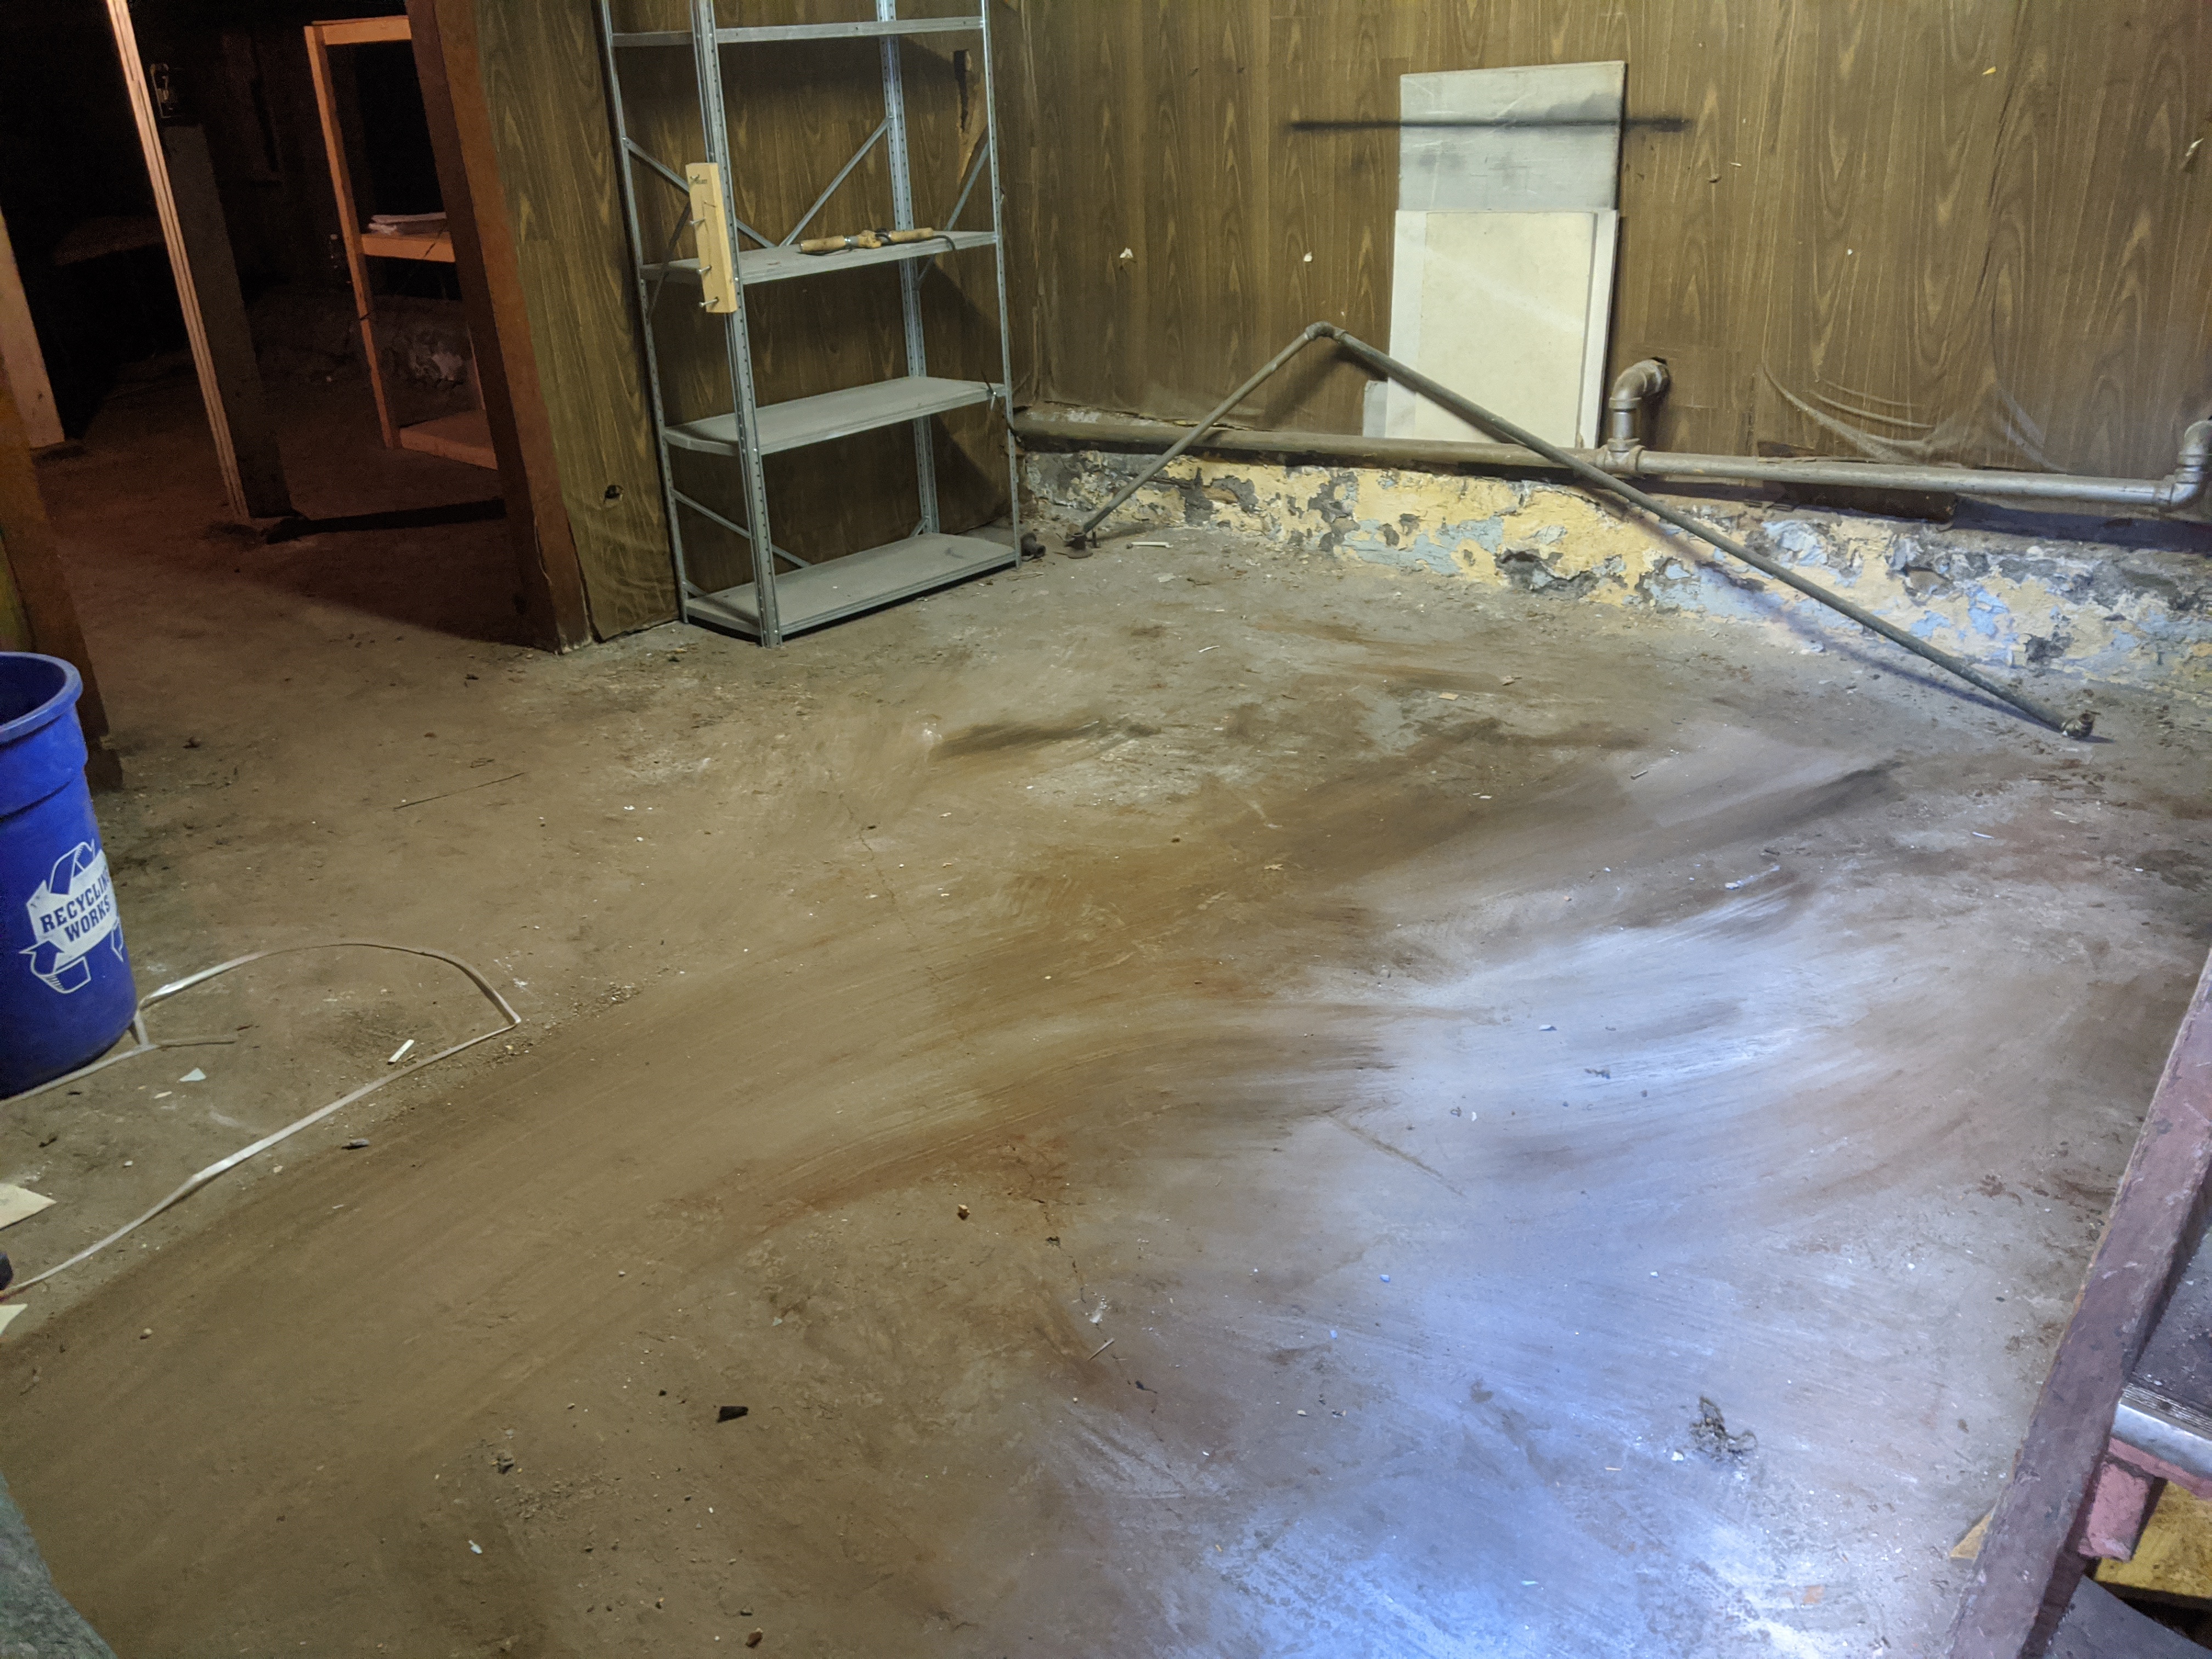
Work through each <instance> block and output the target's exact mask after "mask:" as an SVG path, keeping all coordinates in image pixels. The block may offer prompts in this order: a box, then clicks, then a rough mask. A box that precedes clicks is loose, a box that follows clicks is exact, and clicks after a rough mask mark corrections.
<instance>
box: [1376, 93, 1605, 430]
mask: <svg viewBox="0 0 2212 1659" xmlns="http://www.w3.org/2000/svg"><path fill="white" fill-rule="evenodd" d="M1626 80H1627V65H1626V64H1550V65H1546V66H1542V67H1536V68H1526V69H1494V70H1449V71H1447V72H1444V73H1442V74H1435V75H1407V76H1400V77H1399V82H1398V87H1399V118H1400V120H1401V124H1402V125H1401V127H1400V130H1399V150H1398V212H1397V222H1396V235H1395V246H1394V255H1393V263H1392V276H1391V287H1390V355H1391V356H1394V357H1396V358H1398V359H1400V360H1401V361H1402V362H1408V363H1411V364H1412V365H1413V367H1414V368H1418V369H1419V370H1420V371H1421V372H1422V373H1423V374H1427V375H1430V376H1431V377H1432V378H1434V379H1436V380H1441V381H1442V382H1443V384H1444V385H1446V386H1450V387H1452V388H1453V389H1454V390H1455V391H1458V392H1465V393H1466V394H1467V395H1468V397H1470V398H1473V399H1474V401H1475V402H1477V403H1479V404H1484V405H1486V407H1488V408H1492V409H1494V410H1497V411H1498V413H1499V414H1501V415H1504V416H1506V417H1508V418H1509V419H1510V420H1513V421H1516V422H1519V423H1520V424H1522V425H1523V426H1526V427H1528V428H1529V429H1530V430H1531V431H1534V433H1536V434H1537V435H1539V436H1541V437H1545V438H1548V439H1550V440H1551V441H1553V442H1554V443H1558V444H1565V445H1569V446H1582V447H1588V446H1590V445H1594V444H1595V443H1596V442H1597V441H1598V436H1599V432H1600V430H1601V423H1602V420H1603V415H1604V407H1605V362H1606V348H1607V342H1608V337H1609V335H1610V331H1611V320H1612V312H1613V252H1614V248H1615V246H1617V244H1618V242H1619V240H1620V213H1619V211H1618V208H1617V204H1618V200H1619V179H1620V124H1621V110H1622V101H1623V91H1624V88H1625V87H1626ZM1364 426H1365V429H1366V431H1367V432H1368V434H1369V435H1370V436H1387V437H1393V438H1442V439H1471V440H1477V441H1481V440H1486V439H1488V438H1489V436H1490V435H1489V434H1488V433H1485V432H1479V431H1477V430H1476V429H1475V428H1473V427H1470V426H1468V424H1467V423H1466V422H1463V421H1462V420H1460V419H1459V418H1458V417H1457V416H1453V415H1449V414H1446V413H1445V412H1444V411H1443V410H1440V409H1438V408H1437V407H1436V406H1435V405H1434V404H1430V403H1426V402H1425V401H1423V400H1422V399H1420V398H1417V397H1415V396H1414V395H1413V393H1412V392H1407V391H1406V390H1405V389H1404V388H1403V387H1401V386H1395V385H1389V386H1385V385H1383V384H1380V383H1378V384H1377V385H1376V386H1374V387H1372V388H1370V394H1369V398H1368V404H1367V413H1366V419H1365V422H1364Z"/></svg>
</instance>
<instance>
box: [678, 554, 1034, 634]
mask: <svg viewBox="0 0 2212 1659" xmlns="http://www.w3.org/2000/svg"><path fill="white" fill-rule="evenodd" d="M1017 556H1018V555H1017V554H1016V552H1015V550H1014V549H1013V548H1012V547H1009V546H1006V545H1003V544H1000V543H998V542H992V541H985V540H983V539H982V538H981V537H977V536H945V535H924V536H909V537H908V538H906V539H905V540H904V541H901V542H891V543H889V544H885V545H884V546H882V547H872V548H870V549H869V550H867V551H866V552H865V553H855V554H854V555H853V556H851V557H850V558H844V559H830V560H829V561H827V562H823V563H822V564H813V565H809V566H807V567H806V568H805V569H803V570H799V571H794V572H793V573H791V574H788V575H782V576H778V577H777V578H776V579H775V603H776V609H777V611H779V612H780V613H781V621H782V630H783V632H784V633H786V634H795V633H797V632H799V630H800V629H805V628H819V627H821V626H822V625H823V623H833V622H837V621H840V620H841V619H842V618H844V617H850V616H854V615H856V614H857V613H859V612H860V611H872V610H874V609H875V608H876V607H877V606H878V605H890V604H892V603H894V602H895V601H896V600H899V599H911V598H913V597H914V596H915V594H917V593H927V592H929V591H930V590H931V589H933V588H938V587H944V586H947V585H948V584H950V583H952V582H957V581H965V580H967V579H968V578H969V577H970V576H980V575H982V574H985V573H986V572H988V571H993V570H1003V569H1005V568H1006V567H1007V566H1008V565H1010V564H1012V563H1013V562H1015V559H1016V557H1017ZM690 614H691V618H692V620H693V621H695V622H704V623H713V624H715V625H718V626H720V627H723V628H728V629H736V630H737V631H738V632H740V633H744V634H748V635H757V634H759V632H760V602H759V599H758V598H757V595H756V594H755V593H754V592H753V585H752V584H751V583H750V582H746V583H744V585H743V586H738V587H726V588H724V589H723V590H722V591H721V592H719V593H706V594H699V593H695V594H693V595H692V596H691V598H690Z"/></svg>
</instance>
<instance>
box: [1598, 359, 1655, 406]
mask: <svg viewBox="0 0 2212 1659" xmlns="http://www.w3.org/2000/svg"><path fill="white" fill-rule="evenodd" d="M1668 384H1669V380H1668V374H1667V365H1666V364H1664V363H1662V362H1660V361H1659V360H1658V359H1657V358H1656V357H1646V358H1644V359H1643V360H1642V361H1640V362H1633V363H1631V364H1629V366H1628V367H1627V368H1624V369H1622V370H1621V371H1620V374H1619V375H1617V376H1616V377H1615V378H1614V380H1613V391H1612V392H1611V393H1610V394H1609V395H1608V396H1607V398H1606V400H1605V406H1606V407H1607V409H1614V410H1636V409H1638V408H1639V407H1641V406H1642V404H1643V403H1644V399H1645V398H1656V397H1658V396H1660V395H1661V394H1662V393H1663V392H1665V391H1666V390H1667V387H1668Z"/></svg>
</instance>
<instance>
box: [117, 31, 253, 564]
mask: <svg viewBox="0 0 2212 1659" xmlns="http://www.w3.org/2000/svg"><path fill="white" fill-rule="evenodd" d="M107 21H108V27H110V28H111V29H112V30H113V31H114V34H115V51H116V54H117V56H118V57H119V58H121V59H122V60H123V85H124V89H125V92H127V93H128V94H129V95H130V99H131V114H132V116H133V117H134V118H136V119H137V124H138V148H139V149H140V150H141V151H143V153H144V155H145V158H146V176H147V178H148V179H149V181H150V182H151V183H152V185H153V187H154V210H155V213H156V215H158V216H159V217H160V219H161V240H163V241H164V242H165V243H166V244H167V246H168V250H169V270H170V271H171V273H172V274H173V276H175V278H176V283H177V304H178V306H179V308H180V309H181V310H182V311H183V312H184V313H185V333H186V335H187V336H189V337H190V338H191V348H192V366H193V367H194V368H196V369H197V370H198V372H199V380H200V400H201V402H202V403H203V404H205V405H206V407H207V417H208V430H209V431H210V434H212V435H213V436H214V438H215V453H216V466H217V468H218V469H219V470H220V471H222V487H223V492H224V494H225V495H228V497H229V498H230V510H231V512H232V513H233V514H234V515H235V516H236V517H238V518H240V519H246V520H250V519H267V518H277V517H281V516H282V515H283V514H285V513H289V512H290V511H291V510H292V504H291V498H290V496H289V494H288V492H287V491H286V489H285V488H284V464H283V459H281V458H280V457H279V455H278V453H277V449H276V430H275V428H273V427H272V426H271V425H270V422H269V418H268V413H267V411H266V410H265V409H264V408H263V407H262V400H261V371H260V368H259V366H258V365H257V364H256V363H255V362H254V361H253V343H252V336H251V335H250V334H248V333H247V331H246V302H245V301H244V300H243V299H242V298H241V297H240V295H239V291H238V272H237V270H236V268H235V267H234V265H233V264H232V263H231V258H230V243H229V239H228V232H227V231H226V230H225V228H224V227H223V223H222V206H221V204H219V203H217V202H216V201H215V199H214V181H213V179H212V177H211V176H210V178H209V179H208V180H207V181H206V183H205V185H204V186H203V185H201V183H200V182H199V181H198V180H197V179H191V180H188V181H187V183H186V185H185V191H184V192H183V197H182V203H181V206H182V208H183V210H184V211H183V213H182V214H180V212H179V207H180V202H179V192H178V191H177V190H176V189H175V188H174V187H173V184H172V181H171V176H170V167H169V155H168V151H167V149H166V148H165V146H164V145H163V143H162V135H161V126H160V125H159V124H158V123H157V122H156V121H155V118H154V99H153V94H151V93H150V92H149V91H148V90H147V87H146V68H145V65H144V64H142V63H141V62H140V61H139V58H138V33H137V29H135V28H134V27H132V26H131V3H130V0H107ZM182 153H186V154H188V153H189V146H187V147H186V149H185V151H184V152H182ZM199 153H200V155H201V156H202V157H203V158H204V155H205V144H204V142H203V143H202V145H201V147H200V152H199ZM187 215H188V216H189V222H188V220H187V217H186V216H187ZM218 244H219V245H220V246H221V248H222V257H221V258H220V260H219V261H216V260H215V258H214V251H215V249H216V246H217V245H218ZM195 252H197V254H198V255H199V257H200V259H201V260H204V261H207V262H208V263H204V264H203V263H198V262H196V260H195V258H194V255H195ZM210 319H213V326H212V328H210ZM218 354H220V361H219V360H218ZM249 388H250V390H249Z"/></svg>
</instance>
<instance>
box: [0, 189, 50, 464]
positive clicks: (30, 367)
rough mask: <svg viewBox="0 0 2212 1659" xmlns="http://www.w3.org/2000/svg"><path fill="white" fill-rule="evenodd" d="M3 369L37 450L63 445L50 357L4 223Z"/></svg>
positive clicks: (0, 265) (0, 254)
mask: <svg viewBox="0 0 2212 1659" xmlns="http://www.w3.org/2000/svg"><path fill="white" fill-rule="evenodd" d="M0 367H4V368H6V369H7V371H8V380H9V384H10V385H11V386H15V388H16V399H17V409H16V413H17V414H19V415H21V416H22V418H23V430H24V432H25V434H26V435H27V436H28V437H29V439H30V441H31V447H32V448H33V449H49V448H52V447H53V446H54V445H56V444H58V443H59V442H61V441H62V419H61V416H60V414H59V412H58V411H57V410H56V409H55V408H54V388H53V383H52V381H51V380H47V378H46V354H45V353H44V352H43V351H41V350H40V349H39V331H38V327H37V325H35V324H34V323H33V322H32V320H31V305H30V301H27V300H26V299H25V298H24V297H23V276H22V273H21V271H19V270H17V269H16V268H15V245H14V244H13V243H11V242H10V241H9V240H8V222H7V221H6V220H5V219H0Z"/></svg>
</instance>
